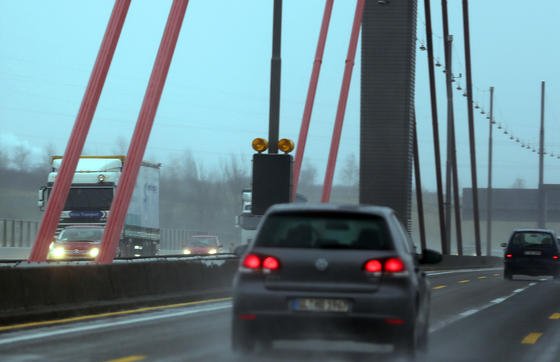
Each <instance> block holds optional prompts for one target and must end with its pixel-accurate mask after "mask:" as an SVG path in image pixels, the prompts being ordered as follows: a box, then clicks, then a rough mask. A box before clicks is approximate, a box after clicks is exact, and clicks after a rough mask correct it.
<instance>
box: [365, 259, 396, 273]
mask: <svg viewBox="0 0 560 362" xmlns="http://www.w3.org/2000/svg"><path fill="white" fill-rule="evenodd" d="M364 270H365V271H366V272H368V273H381V272H382V271H385V272H386V273H401V272H404V271H405V270H406V266H405V265H404V262H403V261H402V260H401V259H400V258H389V259H387V260H385V261H383V260H377V259H370V260H368V261H366V263H365V264H364Z"/></svg>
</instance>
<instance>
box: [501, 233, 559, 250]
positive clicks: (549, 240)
mask: <svg viewBox="0 0 560 362" xmlns="http://www.w3.org/2000/svg"><path fill="white" fill-rule="evenodd" d="M511 245H512V246H517V247H543V248H545V247H553V246H554V238H553V236H552V235H551V234H549V233H544V232H516V233H515V234H513V236H512V237H511Z"/></svg>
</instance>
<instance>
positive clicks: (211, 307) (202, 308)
mask: <svg viewBox="0 0 560 362" xmlns="http://www.w3.org/2000/svg"><path fill="white" fill-rule="evenodd" d="M230 307H231V302H220V303H212V304H208V305H198V306H194V307H189V308H188V309H184V310H179V311H169V313H165V314H158V315H145V316H140V317H136V318H130V319H125V320H111V321H109V322H105V323H99V324H94V325H91V324H86V325H82V326H76V327H72V328H67V329H63V330H54V331H44V332H34V333H31V334H25V335H20V336H14V337H11V338H1V337H0V346H1V345H6V344H10V343H17V342H24V341H30V340H34V339H40V338H48V337H54V336H60V335H64V334H71V333H78V332H85V331H92V330H96V329H103V328H113V327H116V326H124V325H128V324H134V323H142V322H149V321H154V320H158V319H166V318H175V317H180V316H185V315H192V314H198V313H204V312H214V311H218V310H223V309H227V308H230Z"/></svg>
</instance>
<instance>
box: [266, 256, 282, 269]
mask: <svg viewBox="0 0 560 362" xmlns="http://www.w3.org/2000/svg"><path fill="white" fill-rule="evenodd" d="M262 267H263V269H267V270H278V269H279V268H280V262H279V261H278V259H276V258H275V257H273V256H267V257H266V258H264V260H263V262H262Z"/></svg>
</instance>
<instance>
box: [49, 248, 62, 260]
mask: <svg viewBox="0 0 560 362" xmlns="http://www.w3.org/2000/svg"><path fill="white" fill-rule="evenodd" d="M64 254H65V250H64V247H62V246H55V247H54V248H52V250H51V255H52V257H53V258H55V259H62V258H64Z"/></svg>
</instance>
